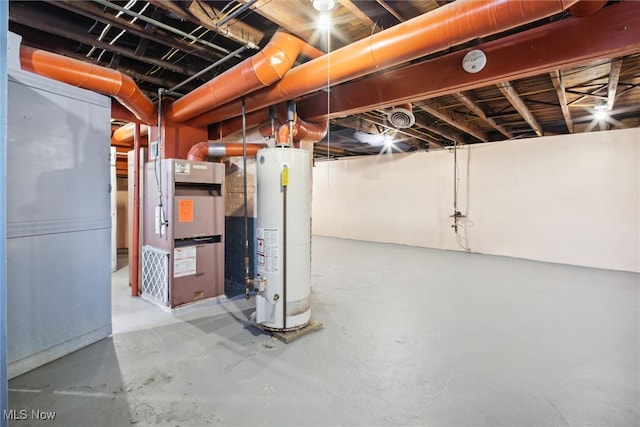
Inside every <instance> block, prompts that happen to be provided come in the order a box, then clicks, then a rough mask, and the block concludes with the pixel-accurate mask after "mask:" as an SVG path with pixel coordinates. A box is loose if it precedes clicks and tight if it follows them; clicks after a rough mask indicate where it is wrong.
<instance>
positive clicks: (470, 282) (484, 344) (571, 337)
mask: <svg viewBox="0 0 640 427" xmlns="http://www.w3.org/2000/svg"><path fill="white" fill-rule="evenodd" d="M312 273H313V277H312V279H313V281H312V312H313V315H312V316H313V318H314V319H316V320H318V321H320V322H322V323H323V324H324V329H323V330H321V331H319V332H314V333H312V334H310V335H307V336H305V337H303V338H302V339H300V340H298V341H296V342H294V343H291V344H288V345H287V344H283V343H281V342H280V341H277V340H276V339H274V338H272V337H270V336H269V335H266V334H264V333H261V332H259V331H258V330H256V329H255V328H254V327H252V326H251V325H250V324H249V323H248V321H247V319H248V317H249V315H250V313H251V312H252V311H253V309H252V306H253V304H254V300H253V299H252V300H251V301H250V302H249V303H247V302H246V301H245V300H244V299H237V300H231V301H227V302H225V303H223V304H218V305H214V306H208V307H201V308H197V309H188V310H183V311H181V312H179V313H177V314H176V315H174V316H172V315H170V314H167V313H165V312H162V311H161V310H159V309H158V308H157V307H155V306H153V305H152V304H150V303H148V302H146V301H143V300H140V299H134V298H130V297H128V287H127V279H126V277H127V269H126V268H124V269H121V270H120V271H119V272H118V273H116V274H115V275H114V281H113V323H114V335H113V337H111V338H109V339H105V340H103V341H101V342H99V343H96V344H94V345H92V346H90V347H88V348H85V349H83V350H80V351H77V352H75V353H73V354H71V355H69V356H67V357H64V358H62V359H60V360H58V361H55V362H53V363H50V364H48V365H46V366H43V367H41V368H39V369H36V370H34V371H32V372H30V373H27V374H25V375H22V376H20V377H18V378H15V379H13V380H12V381H10V384H9V387H10V395H9V402H10V407H11V408H12V409H18V410H19V409H28V410H29V411H31V410H32V409H40V410H43V411H55V412H56V418H55V420H54V421H53V422H51V421H48V422H35V421H34V420H25V421H20V422H13V423H12V424H11V425H15V426H20V425H48V426H54V425H60V426H93V425H100V426H102V425H104V426H127V425H132V424H135V425H166V426H209V425H225V426H226V425H278V426H282V425H296V426H300V425H429V426H437V425H450V426H525V425H526V426H529V425H536V426H556V425H572V426H638V425H640V415H639V410H638V406H639V402H640V391H639V389H640V385H639V384H640V373H639V348H640V343H639V329H640V325H639V320H640V317H639V311H640V298H639V295H640V277H639V275H638V274H632V273H622V272H613V271H604V270H595V269H587V268H578V267H570V266H566V265H554V264H546V263H539V262H533V261H525V260H517V259H510V258H503V257H494V256H486V255H477V254H467V253H456V252H445V251H438V250H429V249H420V248H412V247H405V246H397V245H387V244H375V243H365V242H357V241H349V240H340V239H333V238H322V237H314V239H313V270H312Z"/></svg>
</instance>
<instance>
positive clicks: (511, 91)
mask: <svg viewBox="0 0 640 427" xmlns="http://www.w3.org/2000/svg"><path fill="white" fill-rule="evenodd" d="M498 89H500V92H502V94H503V95H504V96H505V98H507V100H508V101H509V102H510V103H511V105H513V108H515V109H516V111H517V112H518V113H519V114H520V115H521V116H522V118H523V119H524V120H525V121H526V122H527V123H528V124H529V126H531V129H533V130H534V131H535V132H536V135H538V136H542V134H543V132H542V127H541V126H540V123H538V120H536V118H535V117H534V116H533V114H531V110H529V107H527V104H525V103H524V100H523V99H522V98H520V95H518V91H517V90H516V89H515V88H514V87H513V86H512V85H511V83H510V82H502V83H500V84H498Z"/></svg>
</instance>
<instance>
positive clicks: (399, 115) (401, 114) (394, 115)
mask: <svg viewBox="0 0 640 427" xmlns="http://www.w3.org/2000/svg"><path fill="white" fill-rule="evenodd" d="M387 120H389V123H391V125H392V126H393V127H395V128H396V129H406V128H410V127H411V126H413V124H414V123H415V122H416V117H415V116H414V115H413V111H412V108H411V104H406V105H400V106H396V107H393V108H391V109H390V110H389V111H388V112H387Z"/></svg>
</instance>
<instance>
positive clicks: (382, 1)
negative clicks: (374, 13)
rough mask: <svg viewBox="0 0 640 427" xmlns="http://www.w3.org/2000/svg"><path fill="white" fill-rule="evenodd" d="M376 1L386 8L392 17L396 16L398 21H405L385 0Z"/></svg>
mask: <svg viewBox="0 0 640 427" xmlns="http://www.w3.org/2000/svg"><path fill="white" fill-rule="evenodd" d="M376 1H377V2H378V4H379V5H380V6H382V7H383V8H384V10H386V11H387V12H389V13H390V14H391V15H393V17H394V18H396V19H397V20H398V21H399V22H404V21H405V19H404V18H403V17H402V16H400V14H399V13H398V12H396V11H395V10H394V9H393V8H392V7H391V6H389V5H388V4H387V2H386V1H384V0H376Z"/></svg>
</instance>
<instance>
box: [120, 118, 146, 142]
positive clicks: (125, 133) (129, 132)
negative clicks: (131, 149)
mask: <svg viewBox="0 0 640 427" xmlns="http://www.w3.org/2000/svg"><path fill="white" fill-rule="evenodd" d="M135 127H136V124H135V123H129V124H126V125H124V126H120V127H119V128H118V129H116V130H115V131H113V135H111V143H112V144H129V143H132V142H133V138H134V133H135ZM148 132H149V127H148V126H141V128H140V136H141V137H142V136H146V135H147V134H148Z"/></svg>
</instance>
